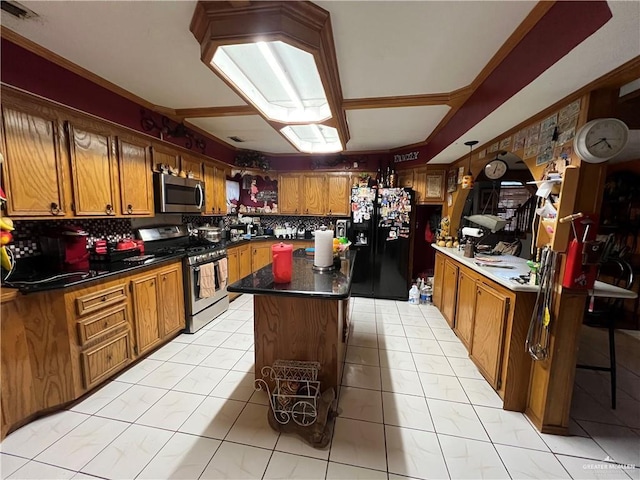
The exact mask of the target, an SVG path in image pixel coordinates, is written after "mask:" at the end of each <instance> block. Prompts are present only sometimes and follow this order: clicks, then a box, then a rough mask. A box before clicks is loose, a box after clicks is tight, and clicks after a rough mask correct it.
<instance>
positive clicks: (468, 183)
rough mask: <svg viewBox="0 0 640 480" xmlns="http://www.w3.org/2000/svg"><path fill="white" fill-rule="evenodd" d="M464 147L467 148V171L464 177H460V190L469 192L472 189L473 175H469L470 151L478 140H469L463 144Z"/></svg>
mask: <svg viewBox="0 0 640 480" xmlns="http://www.w3.org/2000/svg"><path fill="white" fill-rule="evenodd" d="M464 144H465V145H466V146H468V147H469V169H468V170H467V173H466V175H464V176H463V177H462V185H461V187H460V188H462V189H463V190H470V189H471V188H472V187H473V174H472V173H471V150H472V149H473V146H474V145H477V144H478V140H469V141H468V142H464Z"/></svg>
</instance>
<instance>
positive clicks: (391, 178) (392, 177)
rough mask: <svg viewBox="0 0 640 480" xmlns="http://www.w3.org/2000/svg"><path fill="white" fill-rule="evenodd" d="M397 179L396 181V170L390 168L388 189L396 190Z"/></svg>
mask: <svg viewBox="0 0 640 480" xmlns="http://www.w3.org/2000/svg"><path fill="white" fill-rule="evenodd" d="M397 179H398V175H396V169H395V168H392V169H391V174H390V175H389V187H391V188H396V187H397V186H398V185H397V183H398V182H397Z"/></svg>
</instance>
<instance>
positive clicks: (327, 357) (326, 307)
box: [227, 249, 356, 392]
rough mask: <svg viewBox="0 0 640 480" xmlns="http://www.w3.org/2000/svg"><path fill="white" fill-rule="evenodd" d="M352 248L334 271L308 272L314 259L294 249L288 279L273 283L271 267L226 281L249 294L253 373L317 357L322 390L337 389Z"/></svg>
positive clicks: (236, 290) (259, 375)
mask: <svg viewBox="0 0 640 480" xmlns="http://www.w3.org/2000/svg"><path fill="white" fill-rule="evenodd" d="M355 255H356V254H355V252H350V251H347V252H345V254H344V257H343V258H341V260H340V265H339V269H338V268H337V269H336V270H333V271H331V272H327V273H318V272H315V271H313V270H312V266H313V257H310V256H307V255H305V251H304V249H298V250H296V251H294V252H293V269H292V275H291V282H289V283H274V279H273V272H272V269H271V265H267V266H265V267H263V268H261V269H260V270H258V271H256V272H254V273H252V274H250V275H248V276H246V277H244V278H242V279H240V280H239V281H237V282H235V283H233V284H231V285H229V286H228V287H227V290H228V291H229V292H233V293H251V294H254V295H255V296H254V307H253V308H254V335H255V375H256V379H260V378H262V373H261V370H262V367H264V366H271V365H273V363H274V361H275V360H300V361H316V362H319V363H320V366H321V367H320V371H319V374H318V380H319V381H320V384H321V389H322V391H324V390H326V389H329V388H331V387H333V388H334V389H335V391H336V392H337V391H338V385H340V377H341V375H342V361H343V359H344V353H345V349H346V340H347V334H348V330H349V329H348V324H349V316H348V311H349V308H348V305H349V296H350V290H351V278H352V270H353V265H354V259H355Z"/></svg>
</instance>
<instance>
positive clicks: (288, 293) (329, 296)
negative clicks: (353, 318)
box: [227, 251, 357, 300]
mask: <svg viewBox="0 0 640 480" xmlns="http://www.w3.org/2000/svg"><path fill="white" fill-rule="evenodd" d="M356 253H357V252H356V251H352V255H353V257H354V258H353V259H352V260H351V264H350V265H349V277H348V278H349V286H348V288H347V291H346V292H345V293H328V292H323V293H316V292H308V291H307V292H303V291H299V290H265V289H260V288H251V287H235V288H234V286H233V285H235V284H238V283H240V282H241V281H242V280H243V279H239V280H238V281H236V282H234V283H233V284H229V285H227V291H228V292H230V293H249V294H253V295H270V296H273V295H277V296H282V297H304V298H315V299H324V300H345V299H347V298H349V297H351V284H352V283H353V267H354V265H355V255H356ZM267 268H268V269H271V264H269V265H265V266H264V267H262V268H261V269H260V270H257V271H256V272H253V273H251V274H250V275H255V274H257V273H258V272H260V271H261V270H264V269H267ZM244 278H247V277H244Z"/></svg>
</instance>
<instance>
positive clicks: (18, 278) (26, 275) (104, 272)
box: [2, 253, 184, 294]
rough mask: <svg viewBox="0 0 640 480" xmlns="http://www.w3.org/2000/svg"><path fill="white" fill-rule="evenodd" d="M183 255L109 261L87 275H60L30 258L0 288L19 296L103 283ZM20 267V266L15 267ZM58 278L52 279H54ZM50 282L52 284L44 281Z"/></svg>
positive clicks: (93, 267)
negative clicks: (28, 261) (132, 260)
mask: <svg viewBox="0 0 640 480" xmlns="http://www.w3.org/2000/svg"><path fill="white" fill-rule="evenodd" d="M183 256H184V253H177V254H173V255H164V256H161V257H153V258H150V259H148V260H144V261H142V262H112V263H93V262H92V263H91V264H90V267H89V268H90V270H89V271H88V272H68V273H59V272H52V271H50V270H47V269H46V268H44V267H43V266H41V265H40V266H39V265H38V263H37V259H38V258H39V257H33V259H32V261H31V265H24V266H23V267H22V269H20V268H19V269H17V271H16V272H14V273H13V274H12V275H11V276H10V278H9V280H10V281H8V282H5V283H3V285H2V286H3V287H11V288H17V289H19V290H20V293H23V294H27V293H35V292H42V291H45V290H56V289H60V288H70V287H75V286H78V285H81V284H84V283H89V282H93V281H98V280H105V279H107V278H109V277H113V276H116V275H120V274H122V273H133V272H135V271H137V270H143V269H145V268H149V267H157V266H159V265H162V264H164V263H169V262H172V261H175V260H179V259H181V258H182V257H183ZM18 265H19V264H18ZM56 275H60V277H58V278H56V279H53V277H54V276H56ZM46 279H52V280H51V281H44V282H43V280H46Z"/></svg>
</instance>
